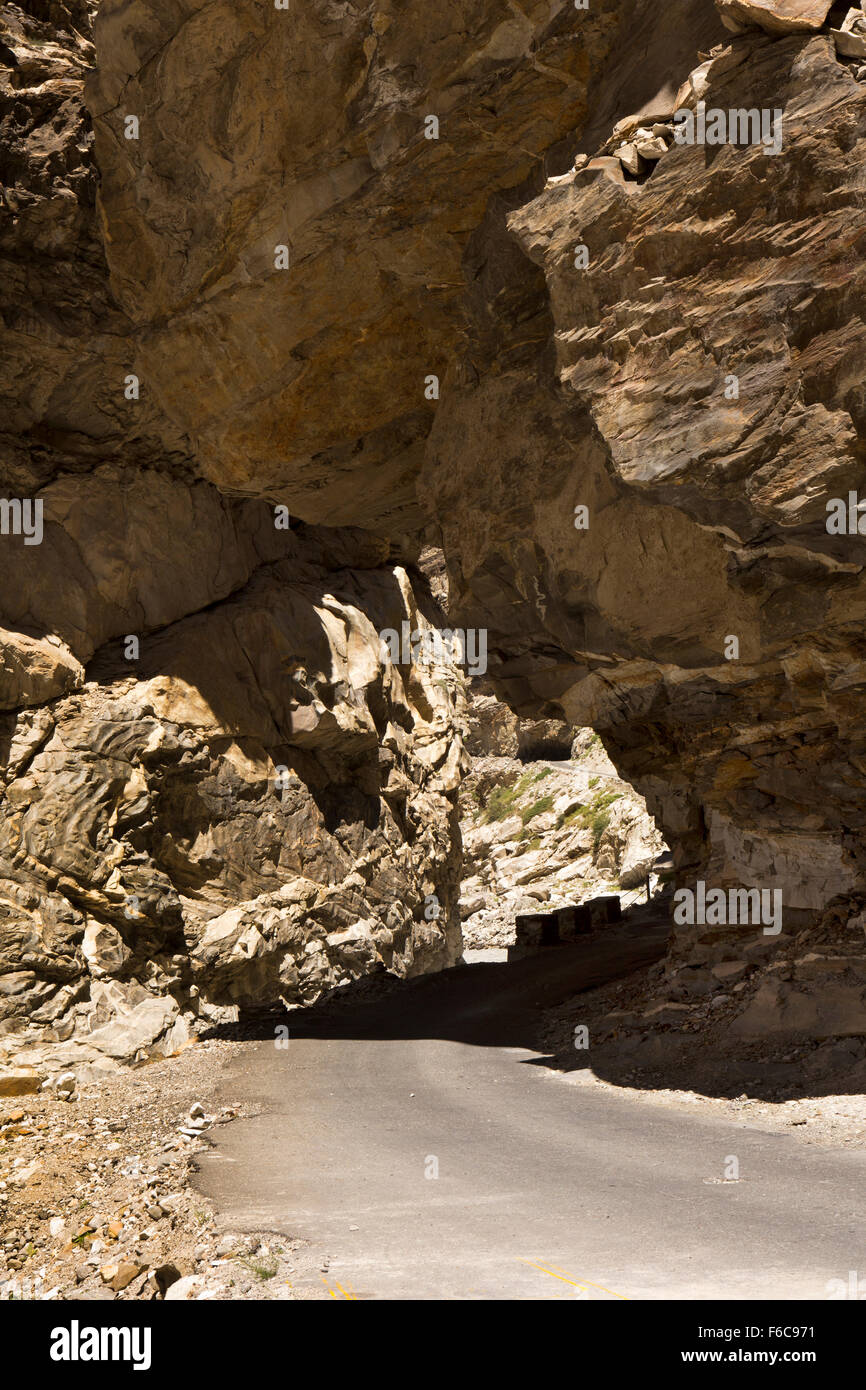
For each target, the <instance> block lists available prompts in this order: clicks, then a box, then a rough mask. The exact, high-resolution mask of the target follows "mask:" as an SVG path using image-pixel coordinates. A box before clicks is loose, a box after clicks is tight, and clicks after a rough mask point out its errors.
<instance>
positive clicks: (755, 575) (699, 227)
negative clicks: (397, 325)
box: [427, 36, 866, 942]
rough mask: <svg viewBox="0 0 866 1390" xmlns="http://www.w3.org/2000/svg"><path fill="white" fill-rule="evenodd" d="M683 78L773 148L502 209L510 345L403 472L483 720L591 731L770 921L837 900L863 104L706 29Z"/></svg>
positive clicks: (697, 150) (857, 657)
mask: <svg viewBox="0 0 866 1390" xmlns="http://www.w3.org/2000/svg"><path fill="white" fill-rule="evenodd" d="M702 77H703V81H702V87H701V90H702V93H703V101H704V103H705V106H706V108H707V110H710V109H712V110H715V109H719V110H722V111H723V112H724V113H727V112H728V111H729V110H730V109H732V108H757V109H758V110H759V111H760V110H763V111H764V112H766V113H767V114H768V115H769V117H770V119H771V120H772V121H773V122H774V123H778V124H777V126H776V127H775V128H777V129H778V133H779V135H780V136H781V146H782V148H781V151H780V153H778V154H773V153H772V152H770V150H769V149H768V148H767V147H766V146H764V145H762V144H757V143H752V144H746V143H744V142H743V143H741V144H740V145H736V144H732V143H726V144H722V145H718V146H716V147H715V148H711V147H710V146H709V145H700V144H697V143H695V144H692V145H691V146H690V145H688V144H686V143H683V144H682V145H678V144H676V143H672V145H671V148H670V151H669V152H668V153H667V154H666V155H665V156H664V157H663V158H662V159H661V160H660V161H658V163H656V164H655V166H654V170H653V172H652V173H651V175H650V176H649V177H647V178H644V179H643V180H638V179H635V180H632V181H631V182H629V181H625V180H624V179H623V177H622V175H620V176H619V177H617V178H610V177H608V176H607V174H606V172H605V171H604V170H599V171H597V170H595V169H593V167H592V166H591V165H590V166H588V167H586V168H585V169H583V170H581V171H578V172H576V173H574V174H572V175H570V176H568V177H566V178H564V179H560V180H555V181H553V182H552V183H551V185H549V186H548V188H546V189H545V191H544V192H543V193H542V194H541V195H540V196H539V197H538V198H536V199H534V200H532V201H530V202H529V203H527V204H525V205H524V206H523V207H522V208H520V209H519V210H516V211H515V212H514V213H513V214H512V216H511V217H510V219H509V226H510V228H511V230H512V232H513V233H514V234H515V235H516V236H517V237H518V239H519V240H520V242H521V244H522V246H523V247H524V249H525V251H526V252H527V254H528V255H529V256H530V257H531V259H532V260H533V261H534V262H535V263H536V264H537V265H538V267H539V268H540V269H541V270H542V272H543V275H544V292H543V293H542V294H540V296H539V300H538V315H539V317H538V320H537V322H538V332H537V343H538V349H537V351H536V353H535V355H534V358H530V359H529V360H528V361H526V362H524V363H521V364H519V365H515V364H514V362H513V361H508V360H507V359H506V357H505V355H504V354H500V355H499V357H498V358H497V359H496V360H494V361H493V362H492V363H491V364H490V366H489V367H488V370H487V371H486V372H485V373H484V374H483V375H482V376H481V377H480V379H478V380H473V381H471V382H468V381H466V380H465V378H464V380H462V381H461V380H459V379H457V378H456V375H455V381H454V387H453V391H452V393H451V394H450V395H449V397H448V398H447V401H446V403H445V405H444V406H443V408H442V409H441V410H440V412H439V414H438V415H437V420H436V424H435V426H434V429H433V431H432V434H431V441H430V450H429V456H428V473H427V481H428V485H429V486H430V488H431V490H432V491H433V492H434V494H435V495H436V498H437V501H438V505H439V508H440V512H441V514H442V515H443V517H445V518H447V519H446V521H445V536H446V540H445V548H446V553H448V554H449V555H450V556H451V557H452V563H453V564H454V569H455V577H456V581H457V585H458V587H459V589H460V592H461V596H462V602H463V604H465V606H466V607H467V608H468V609H471V610H472V611H474V612H478V611H479V610H481V611H482V612H483V613H484V614H485V620H486V621H488V622H489V624H490V626H491V627H492V628H494V629H495V633H496V636H495V639H492V646H493V648H494V649H496V650H497V651H498V652H499V653H500V656H501V660H500V662H499V665H498V667H497V671H496V674H498V675H499V677H500V680H501V683H502V688H503V689H504V691H505V692H506V695H507V697H508V698H509V699H510V700H511V702H512V703H513V704H515V705H516V706H517V707H518V708H520V709H521V710H524V709H528V708H530V707H532V708H537V707H538V705H539V703H540V702H555V703H556V704H557V705H559V706H560V707H561V708H562V709H563V710H564V711H565V713H566V715H567V717H569V718H570V719H572V720H573V722H575V723H577V724H591V725H593V727H595V728H596V729H599V730H600V731H601V732H602V733H603V735H604V737H605V741H606V744H607V746H608V748H609V749H610V750H611V752H612V756H613V757H614V760H615V761H616V763H617V766H618V768H619V770H620V772H621V773H623V774H624V775H626V776H627V777H628V778H629V780H631V781H632V782H633V783H634V784H635V785H636V786H637V787H638V789H639V790H640V791H642V792H643V793H644V794H645V795H646V797H647V799H648V803H649V805H650V807H651V809H652V810H654V811H655V812H656V814H657V815H658V816H659V818H660V821H661V823H662V825H663V827H664V829H665V831H666V832H667V835H668V837H669V838H670V842H671V843H675V844H676V846H677V848H676V854H677V862H678V864H679V866H680V870H681V872H682V874H683V875H684V878H685V877H686V876H687V878H688V879H689V880H691V881H693V880H694V878H695V877H703V878H705V879H706V880H707V882H709V883H713V884H727V883H730V884H736V883H743V884H756V883H757V884H761V885H763V886H765V887H767V888H770V889H773V890H777V889H778V890H780V891H781V892H782V894H783V901H784V905H785V911H786V914H787V918H788V920H792V921H796V920H797V918H798V916H799V915H801V914H808V913H810V912H813V911H815V910H816V909H818V908H820V907H821V906H822V905H823V904H825V903H826V902H827V901H828V900H829V899H831V898H833V897H834V896H836V895H838V894H841V893H845V892H847V891H849V890H851V889H852V888H853V887H854V886H855V885H862V882H863V863H864V858H863V851H864V817H863V812H862V806H861V803H862V796H861V792H860V782H861V777H862V769H863V766H864V764H863V755H864V746H863V736H862V732H861V727H860V725H861V721H860V718H859V713H858V707H859V703H860V698H861V696H860V684H861V681H862V638H861V626H862V621H863V615H864V599H866V589H864V579H863V561H864V554H866V552H864V549H863V545H864V542H863V539H862V536H861V535H860V534H858V533H857V529H856V521H855V526H854V533H853V534H834V533H831V531H830V530H828V521H829V516H830V514H829V513H828V507H832V506H833V502H832V499H845V505H846V508H847V499H848V496H849V491H850V490H853V489H856V487H857V486H858V483H859V482H860V481H861V480H862V476H863V473H862V467H863V465H862V442H861V441H862V431H863V425H864V418H863V404H862V393H861V389H860V371H861V366H860V364H861V363H862V362H863V358H864V349H866V339H864V329H863V322H862V317H861V315H862V302H863V294H864V280H863V267H862V255H861V253H860V248H859V239H860V231H859V230H858V226H857V222H858V219H857V217H856V214H855V208H856V206H857V205H858V200H859V196H860V195H859V191H858V188H859V185H858V175H857V169H858V167H859V166H858V159H859V156H858V154H857V151H858V150H860V149H861V147H862V144H863V139H864V135H866V125H864V105H863V97H862V94H861V90H860V88H859V87H858V85H857V84H856V82H855V81H854V80H853V78H852V75H851V73H850V71H849V70H848V69H847V68H845V67H843V66H842V65H841V64H840V63H839V62H838V61H837V58H836V55H835V51H834V49H833V47H832V45H831V43H830V41H829V39H828V38H826V37H824V36H819V37H815V38H811V39H809V38H806V39H803V38H789V39H780V40H775V41H773V40H769V39H767V38H760V37H754V38H742V39H737V40H734V41H733V42H732V43H731V44H730V45H729V47H728V48H727V49H726V50H724V51H722V52H721V53H720V54H719V55H718V56H717V57H716V58H715V59H714V61H713V62H712V63H710V64H709V65H708V66H707V68H706V69H705V70H704V73H703V75H702ZM671 114H672V113H671ZM704 114H705V113H704ZM843 132H844V133H843ZM831 190H832V191H831ZM578 245H580V246H584V247H585V248H586V256H587V257H588V260H587V263H586V268H582V263H581V265H578V264H577V262H578V260H579V258H578V257H576V254H575V253H576V247H577V246H578ZM819 306H820V307H819ZM546 314H549V318H548V319H547V320H546V322H545V319H544V315H546ZM528 336H529V335H528V334H525V335H524V338H525V339H526V338H528ZM524 351H525V349H524ZM527 356H528V354H527ZM533 368H534V370H533ZM446 406H447V409H446ZM458 497H459V499H460V500H459V502H458ZM581 508H583V509H585V511H583V512H581V510H580V509H581ZM846 516H847V511H846ZM584 523H585V525H584ZM542 633H543V636H542V635H541V634H542ZM734 639H735V640H734ZM685 936H686V938H687V939H688V941H689V942H692V941H693V940H694V937H695V930H694V928H690V929H689V931H688V932H687V933H685Z"/></svg>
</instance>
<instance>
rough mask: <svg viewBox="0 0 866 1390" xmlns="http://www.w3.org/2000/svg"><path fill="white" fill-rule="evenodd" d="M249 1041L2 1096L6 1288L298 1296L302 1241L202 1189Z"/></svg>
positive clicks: (16, 1293) (16, 1292)
mask: <svg viewBox="0 0 866 1390" xmlns="http://www.w3.org/2000/svg"><path fill="white" fill-rule="evenodd" d="M243 1046H245V1044H244V1043H243V1042H224V1041H206V1042H199V1043H197V1044H196V1045H194V1046H191V1047H189V1048H187V1049H185V1050H184V1052H182V1053H181V1054H180V1055H179V1056H175V1057H171V1058H167V1059H164V1060H160V1061H156V1062H152V1063H150V1064H148V1065H146V1066H142V1067H138V1068H134V1069H125V1070H123V1071H118V1072H116V1073H111V1074H108V1075H106V1076H105V1077H103V1078H100V1079H99V1080H95V1081H90V1082H83V1083H82V1084H81V1085H80V1086H77V1087H76V1089H75V1091H74V1092H73V1094H74V1095H75V1097H76V1098H75V1099H72V1100H63V1099H62V1098H61V1097H60V1095H59V1094H58V1093H57V1091H56V1090H55V1089H53V1088H52V1089H50V1090H44V1091H40V1092H38V1093H37V1094H31V1095H19V1096H11V1097H10V1096H4V1097H0V1298H3V1299H16V1298H18V1299H20V1298H25V1299H34V1298H35V1299H49V1298H50V1299H62V1300H67V1299H85V1300H93V1299H99V1300H112V1299H118V1300H125V1299H153V1298H156V1299H160V1298H163V1297H166V1296H167V1297H168V1298H169V1299H179V1298H192V1299H202V1298H206V1299H211V1298H217V1299H229V1298H255V1299H262V1298H265V1299H273V1298H277V1299H291V1298H293V1297H294V1296H295V1295H294V1293H293V1290H292V1275H293V1270H294V1267H295V1261H296V1259H297V1256H298V1253H299V1252H300V1251H302V1248H303V1243H302V1242H292V1241H288V1240H286V1239H284V1238H272V1237H270V1236H269V1235H268V1234H267V1233H252V1234H250V1233H246V1234H243V1233H232V1232H226V1231H222V1230H220V1229H219V1226H218V1223H217V1220H216V1217H215V1214H214V1212H213V1210H212V1209H211V1208H210V1207H209V1204H208V1203H207V1201H206V1200H205V1199H204V1198H203V1197H202V1196H201V1195H200V1194H199V1193H197V1192H195V1191H194V1190H193V1187H192V1180H193V1178H194V1175H195V1162H196V1154H197V1153H199V1152H201V1151H202V1150H203V1149H204V1148H205V1146H207V1145H208V1133H209V1132H212V1131H213V1129H214V1127H215V1126H217V1125H220V1124H226V1123H228V1122H230V1121H231V1120H232V1119H234V1118H235V1117H236V1116H239V1115H244V1114H250V1113H252V1108H251V1107H248V1106H245V1105H244V1104H243V1103H242V1102H238V1103H237V1104H236V1105H235V1106H233V1107H226V1106H225V1105H222V1106H220V1105H218V1104H217V1102H215V1101H213V1100H212V1097H213V1096H214V1095H215V1093H216V1092H217V1090H218V1087H219V1080H220V1076H221V1073H222V1069H223V1066H224V1064H225V1063H226V1062H227V1061H228V1060H229V1058H230V1057H231V1056H232V1055H233V1054H234V1053H235V1052H236V1051H237V1050H238V1049H239V1048H242V1047H243Z"/></svg>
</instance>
